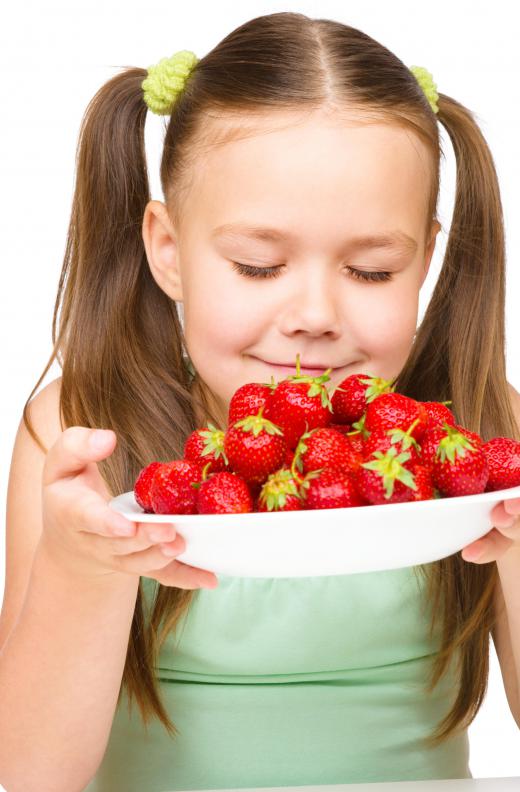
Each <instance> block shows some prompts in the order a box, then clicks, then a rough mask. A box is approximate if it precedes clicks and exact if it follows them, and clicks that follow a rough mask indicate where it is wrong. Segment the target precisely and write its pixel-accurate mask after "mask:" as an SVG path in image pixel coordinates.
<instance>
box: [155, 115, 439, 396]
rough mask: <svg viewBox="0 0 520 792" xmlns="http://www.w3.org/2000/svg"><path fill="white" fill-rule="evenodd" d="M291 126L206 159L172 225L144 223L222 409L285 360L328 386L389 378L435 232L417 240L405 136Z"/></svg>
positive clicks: (312, 124)
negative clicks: (365, 377) (353, 377)
mask: <svg viewBox="0 0 520 792" xmlns="http://www.w3.org/2000/svg"><path fill="white" fill-rule="evenodd" d="M294 118H295V117H294V116H293V117H292V118H291V119H290V120H289V122H286V123H284V125H283V126H282V125H280V126H278V127H276V128H274V129H273V128H272V127H270V128H269V129H267V127H266V131H264V130H261V132H259V133H258V134H255V135H254V136H252V137H248V138H245V139H242V140H239V141H233V142H230V143H227V144H225V145H221V146H219V147H217V148H215V149H213V150H211V151H210V153H206V154H205V155H204V159H203V160H200V161H199V162H198V164H197V166H196V170H195V173H194V180H193V183H192V185H191V187H190V193H189V197H188V199H187V203H186V204H185V205H184V207H183V212H184V217H185V220H184V221H183V224H182V228H178V229H174V228H173V227H172V226H171V224H170V223H169V219H168V215H167V214H166V211H165V207H164V204H162V203H161V202H158V201H152V202H150V204H148V206H147V210H146V213H145V220H144V223H143V237H144V241H145V245H146V250H147V255H148V260H149V263H150V267H151V269H152V272H153V275H154V277H155V279H156V281H157V282H158V283H159V285H160V287H161V288H162V289H163V290H164V291H166V293H168V294H169V295H170V296H171V297H172V299H175V300H178V301H182V302H183V307H184V327H185V335H186V344H187V348H188V352H189V355H190V357H191V360H192V362H193V365H194V367H195V369H196V370H197V371H198V372H199V374H200V376H201V378H202V380H203V381H204V382H206V383H207V385H208V386H209V388H210V389H211V391H212V392H213V394H214V395H215V397H216V398H217V403H219V404H220V406H221V407H222V408H223V409H225V410H226V409H227V406H228V404H229V400H230V398H231V396H232V395H233V393H234V392H235V391H236V390H237V388H239V387H240V386H241V385H243V384H244V383H246V382H270V379H271V375H272V376H274V378H275V379H283V378H284V377H286V376H287V375H288V374H295V373H296V372H295V368H294V366H295V361H296V354H297V353H299V354H300V362H301V370H302V373H305V368H306V367H307V366H310V367H311V368H312V369H313V371H311V372H309V373H313V374H321V373H323V371H324V370H325V369H327V368H332V369H333V370H332V372H331V373H330V381H329V382H328V383H327V385H328V386H330V387H332V386H334V385H337V384H338V383H339V382H340V381H341V380H342V379H344V378H345V377H346V376H348V375H349V374H353V373H357V372H365V373H370V374H374V375H376V376H380V377H383V378H385V379H390V378H392V377H395V376H397V375H398V373H399V371H400V370H401V368H402V367H403V365H404V363H405V361H406V358H407V356H408V354H409V351H410V347H411V344H412V340H413V337H414V334H415V330H416V325H417V315H418V298H419V290H420V288H421V286H422V283H423V281H424V279H425V277H426V274H427V271H428V268H429V264H430V259H431V256H432V253H433V249H434V245H435V237H436V234H437V232H438V231H439V230H440V225H439V224H438V223H434V225H433V228H432V232H431V235H430V236H429V238H428V239H424V221H425V217H426V202H427V197H428V190H429V186H430V181H429V180H430V169H429V163H428V153H427V149H426V148H425V146H424V145H423V144H422V143H421V141H420V140H419V139H418V138H417V137H415V136H413V135H412V134H411V133H410V132H407V131H405V130H403V129H400V128H397V127H393V126H389V125H384V124H377V125H376V124H370V125H357V124H356V123H355V120H354V121H352V122H350V123H346V122H345V121H341V122H338V121H331V120H330V119H327V120H326V121H324V120H323V118H317V119H316V118H315V119H314V120H308V118H306V119H305V121H304V122H301V121H299V120H297V121H296V122H295V120H294ZM300 118H301V117H300ZM234 262H238V263H239V264H240V265H243V266H242V267H240V269H241V270H242V271H241V272H240V271H237V267H236V266H235V264H234ZM255 273H256V274H255ZM367 278H371V279H370V280H368V279H367ZM376 278H377V280H376ZM276 364H278V365H276ZM280 364H288V366H289V368H281V367H280Z"/></svg>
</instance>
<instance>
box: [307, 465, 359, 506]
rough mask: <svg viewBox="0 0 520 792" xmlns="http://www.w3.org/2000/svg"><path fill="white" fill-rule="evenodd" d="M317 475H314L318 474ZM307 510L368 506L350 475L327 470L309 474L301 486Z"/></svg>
mask: <svg viewBox="0 0 520 792" xmlns="http://www.w3.org/2000/svg"><path fill="white" fill-rule="evenodd" d="M316 473H317V475H314V474H316ZM301 492H302V493H303V495H304V497H305V502H306V508H307V509H339V508H347V507H350V506H367V505H368V503H367V501H366V500H365V499H364V498H363V497H362V495H361V494H360V493H359V491H358V489H357V487H356V484H355V481H354V478H353V476H352V475H351V474H350V473H345V472H341V471H339V470H331V469H330V468H327V469H326V470H322V471H320V472H318V471H313V472H312V473H309V474H308V475H307V476H306V478H305V480H304V482H303V483H302V485H301Z"/></svg>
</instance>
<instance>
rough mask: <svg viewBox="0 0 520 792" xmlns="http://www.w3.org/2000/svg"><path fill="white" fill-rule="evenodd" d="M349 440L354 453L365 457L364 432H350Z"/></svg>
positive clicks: (355, 430) (356, 430)
mask: <svg viewBox="0 0 520 792" xmlns="http://www.w3.org/2000/svg"><path fill="white" fill-rule="evenodd" d="M367 434H368V433H367ZM347 439H348V441H349V443H350V445H351V446H352V448H353V449H354V451H357V453H358V454H361V455H363V453H364V452H363V449H364V448H365V438H364V437H363V432H360V431H359V430H358V429H354V431H353V432H349V433H348V434H347Z"/></svg>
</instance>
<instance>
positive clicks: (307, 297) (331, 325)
mask: <svg viewBox="0 0 520 792" xmlns="http://www.w3.org/2000/svg"><path fill="white" fill-rule="evenodd" d="M340 299H341V295H340V294H339V289H338V285H337V283H335V281H334V273H333V272H331V271H329V270H327V268H326V267H325V265H324V266H321V265H320V264H318V263H316V262H315V261H311V262H310V263H309V265H308V266H303V265H302V266H301V267H300V268H299V271H298V274H297V276H296V277H295V278H294V280H292V279H291V283H288V282H287V296H286V301H285V303H284V305H283V308H282V311H281V313H280V316H281V325H282V326H281V329H282V331H283V332H285V333H286V334H288V335H292V334H294V333H297V332H303V333H306V334H307V335H312V336H321V335H326V334H327V335H330V336H331V337H334V338H336V337H339V336H340V310H341V306H340Z"/></svg>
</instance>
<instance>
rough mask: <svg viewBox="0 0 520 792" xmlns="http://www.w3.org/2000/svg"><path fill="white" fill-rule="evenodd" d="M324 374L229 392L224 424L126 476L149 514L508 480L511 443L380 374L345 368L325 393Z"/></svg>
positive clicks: (519, 449) (304, 503)
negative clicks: (173, 456) (472, 427)
mask: <svg viewBox="0 0 520 792" xmlns="http://www.w3.org/2000/svg"><path fill="white" fill-rule="evenodd" d="M330 371H331V369H327V370H326V371H325V372H324V373H323V374H322V375H321V376H319V377H311V376H303V375H300V361H299V355H297V357H296V375H294V376H289V377H286V378H285V379H284V380H281V381H280V382H278V383H275V382H274V380H273V379H272V381H271V384H262V383H257V382H252V383H247V384H246V385H243V386H242V387H240V388H239V389H238V390H237V391H236V392H235V393H234V395H233V397H232V398H231V401H230V404H229V414H228V428H227V430H225V431H223V430H220V429H217V428H215V426H213V425H212V424H208V425H207V427H206V428H204V429H197V430H196V431H195V432H193V433H192V434H191V435H190V436H189V437H188V439H187V441H186V444H185V447H184V457H183V458H182V459H180V460H174V461H172V462H151V463H150V464H149V465H147V466H146V467H145V468H143V469H142V470H141V471H140V473H139V476H138V478H137V480H136V482H135V486H134V497H135V500H136V501H137V503H138V504H139V506H141V508H142V509H143V510H144V511H145V512H147V513H154V514H226V513H238V512H251V511H258V512H265V511H295V510H298V509H331V508H338V507H349V506H369V505H373V504H385V503H402V502H405V501H418V500H429V499H433V498H443V497H454V496H458V495H474V494H477V493H479V492H488V491H491V490H499V489H507V488H509V487H515V486H517V485H520V443H519V442H517V441H515V440H512V439H511V438H508V437H495V438H493V439H492V440H489V441H487V442H483V441H482V438H481V437H479V435H478V434H476V433H475V432H471V431H469V430H468V429H465V428H464V427H463V426H460V425H458V424H457V423H456V422H455V416H454V415H453V413H452V412H451V410H450V409H449V408H448V406H447V405H448V404H450V402H444V403H441V402H421V401H417V400H415V399H412V398H409V397H407V396H404V395H402V394H399V393H396V392H395V390H394V388H393V387H392V381H391V380H383V379H381V378H379V377H371V376H369V375H366V374H352V375H350V376H348V377H346V379H344V380H343V381H342V382H341V383H340V384H339V386H338V387H337V388H335V389H334V391H333V393H332V394H331V395H330V396H329V392H328V389H327V387H326V384H325V383H326V382H327V381H329V379H330V377H329V373H330Z"/></svg>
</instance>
